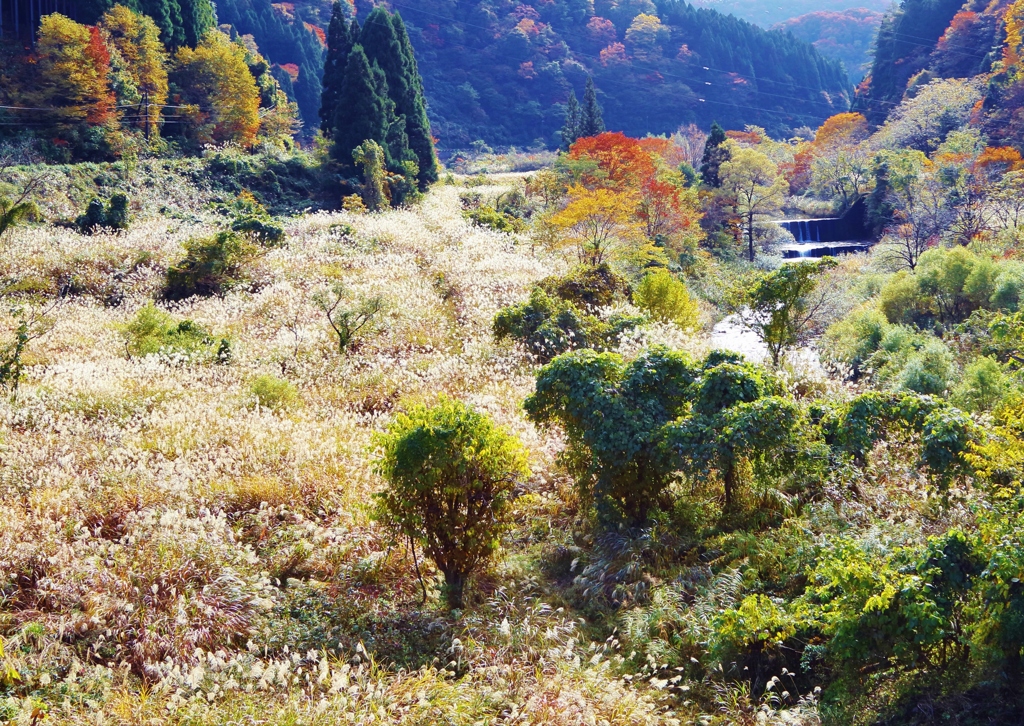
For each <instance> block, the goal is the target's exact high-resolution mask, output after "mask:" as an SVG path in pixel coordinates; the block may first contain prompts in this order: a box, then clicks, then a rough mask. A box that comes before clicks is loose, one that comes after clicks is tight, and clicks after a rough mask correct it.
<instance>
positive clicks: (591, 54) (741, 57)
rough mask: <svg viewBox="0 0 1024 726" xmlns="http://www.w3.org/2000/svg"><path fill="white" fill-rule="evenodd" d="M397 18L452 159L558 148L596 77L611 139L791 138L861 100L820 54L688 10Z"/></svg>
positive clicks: (414, 5)
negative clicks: (757, 133) (476, 146)
mask: <svg viewBox="0 0 1024 726" xmlns="http://www.w3.org/2000/svg"><path fill="white" fill-rule="evenodd" d="M390 6H391V7H392V9H393V10H396V11H399V12H401V14H402V16H403V18H404V19H405V21H406V23H407V25H408V26H409V31H410V37H411V38H412V42H413V44H414V46H415V48H416V51H417V54H418V56H419V62H420V69H421V71H422V73H423V79H424V85H425V89H426V93H427V98H428V101H429V103H430V114H431V121H432V123H433V126H434V133H435V135H437V136H438V137H439V139H440V141H441V144H442V146H449V147H458V146H465V145H468V144H469V143H470V142H472V141H473V140H475V139H483V140H484V141H487V142H488V143H492V144H517V145H524V144H530V143H531V142H534V141H535V140H541V141H543V142H544V143H546V144H548V145H553V144H554V143H555V134H556V132H557V130H558V128H559V127H560V126H561V123H562V117H563V104H564V103H565V101H566V99H567V98H568V95H569V92H570V90H575V92H576V93H577V95H580V94H581V93H582V90H583V85H584V83H585V80H586V76H587V74H588V73H591V74H593V76H594V79H595V82H596V84H597V88H598V92H599V96H600V100H601V103H602V104H603V106H604V110H605V121H606V122H607V125H608V127H609V128H612V129H616V130H622V131H625V132H626V133H629V134H633V135H643V134H645V133H648V132H650V133H664V132H667V131H671V130H673V129H675V128H677V127H678V126H679V125H680V124H682V123H690V122H695V123H698V124H701V125H704V126H707V125H710V122H711V121H712V120H713V119H718V120H720V121H721V122H722V123H723V124H724V125H726V126H728V127H732V128H742V127H743V126H744V125H746V124H756V125H759V126H763V127H765V128H767V129H769V130H770V131H772V132H774V133H777V134H785V133H787V132H788V131H790V130H792V129H793V128H795V127H799V126H804V125H811V126H813V125H816V124H817V123H819V122H820V121H821V120H822V119H824V118H826V117H828V116H829V115H831V114H834V113H837V112H839V111H842V110H844V109H845V108H846V107H847V103H848V100H849V83H848V80H847V78H846V75H845V73H844V72H843V69H842V65H841V64H840V63H839V62H838V61H835V60H831V59H827V58H824V57H822V56H821V54H819V53H818V52H817V51H815V50H814V48H813V47H812V46H811V45H810V44H808V43H804V42H802V41H798V40H796V39H795V38H793V37H792V36H791V35H788V34H785V33H780V32H768V31H765V30H762V29H761V28H758V27H756V26H754V25H751V24H750V23H747V22H744V21H741V20H738V19H736V18H733V17H729V16H726V15H722V14H721V13H718V12H715V11H713V10H705V9H699V8H694V7H693V6H691V5H689V4H687V3H684V2H675V1H674V0H662V1H661V2H659V3H658V4H657V5H655V3H653V2H651V0H631V1H630V2H615V3H613V2H608V0H598V2H597V3H595V4H594V5H593V6H591V5H589V4H588V3H585V2H575V1H573V0H560V1H557V2H550V3H547V4H539V3H538V4H537V6H536V7H534V6H532V5H527V4H525V3H520V2H508V3H499V2H496V1H494V0H483V1H482V2H469V1H468V0H441V1H440V2H436V1H431V2H427V1H426V0H401V2H392V3H390ZM361 10H362V8H360V11H361ZM360 17H362V14H361V12H360Z"/></svg>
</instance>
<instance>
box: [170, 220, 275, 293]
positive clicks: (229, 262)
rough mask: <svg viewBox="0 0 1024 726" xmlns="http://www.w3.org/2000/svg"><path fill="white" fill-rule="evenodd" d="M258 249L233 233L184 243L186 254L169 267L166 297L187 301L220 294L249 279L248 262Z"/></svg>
mask: <svg viewBox="0 0 1024 726" xmlns="http://www.w3.org/2000/svg"><path fill="white" fill-rule="evenodd" d="M258 254H259V248H258V247H257V246H256V245H254V244H253V243H252V242H250V241H248V240H246V239H244V238H242V237H240V236H238V235H236V234H235V233H234V232H218V233H217V234H215V235H214V236H212V237H203V238H200V239H191V240H189V241H188V242H186V243H185V257H183V258H182V259H181V260H179V261H178V262H177V263H175V264H174V265H173V266H172V267H170V268H169V269H168V270H167V284H166V285H165V287H164V297H165V298H166V299H168V300H184V299H185V298H188V297H192V296H193V295H198V296H201V297H209V296H211V295H220V294H223V293H224V292H226V291H227V290H228V289H230V288H232V287H234V286H236V285H239V284H241V283H244V282H245V281H246V270H245V268H246V265H247V264H248V263H249V262H250V261H251V260H252V259H253V258H255V257H256V256H257V255H258Z"/></svg>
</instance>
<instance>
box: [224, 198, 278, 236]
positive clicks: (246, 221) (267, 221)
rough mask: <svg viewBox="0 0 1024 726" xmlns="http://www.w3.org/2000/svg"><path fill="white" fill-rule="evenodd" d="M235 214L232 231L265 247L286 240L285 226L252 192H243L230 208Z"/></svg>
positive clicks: (230, 211)
mask: <svg viewBox="0 0 1024 726" xmlns="http://www.w3.org/2000/svg"><path fill="white" fill-rule="evenodd" d="M228 211H229V213H232V214H233V215H234V219H233V220H232V222H231V231H232V232H235V233H236V234H238V235H240V236H242V237H244V238H246V239H248V240H249V241H250V242H254V243H256V244H258V245H263V246H264V247H276V246H278V245H280V244H282V243H283V242H284V227H282V226H281V225H280V224H278V223H276V222H275V221H274V220H273V219H272V218H271V217H270V214H269V213H268V212H267V209H266V207H264V206H263V205H262V204H260V202H259V201H258V200H257V199H256V198H255V197H254V196H253V195H252V194H250V193H248V192H242V194H240V195H239V196H238V198H237V199H236V200H235V201H234V203H233V204H232V205H231V206H230V208H229V209H228Z"/></svg>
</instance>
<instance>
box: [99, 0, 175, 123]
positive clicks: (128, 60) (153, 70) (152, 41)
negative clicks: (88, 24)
mask: <svg viewBox="0 0 1024 726" xmlns="http://www.w3.org/2000/svg"><path fill="white" fill-rule="evenodd" d="M101 28H102V29H103V32H104V34H105V36H106V38H107V42H108V43H109V44H110V45H112V46H113V47H114V48H116V49H117V51H118V52H119V53H120V54H121V57H122V58H123V59H124V61H125V66H126V69H127V71H128V73H129V74H130V75H131V77H132V80H133V81H134V82H135V86H136V87H137V88H138V91H139V94H140V98H141V100H140V108H139V112H138V113H136V114H134V115H135V116H138V123H137V125H138V126H140V127H141V128H143V129H145V130H146V131H147V132H148V133H155V132H156V131H157V129H158V128H159V123H160V113H161V109H162V107H163V105H164V104H165V103H167V52H166V51H165V50H164V46H163V44H162V43H161V42H160V29H159V28H157V26H156V23H154V22H153V20H152V19H150V18H149V17H148V16H146V15H141V14H139V13H136V12H135V11H133V10H130V9H129V8H126V7H125V6H124V5H115V6H114V7H112V8H111V9H110V10H108V11H107V12H106V14H105V15H104V16H103V20H102V21H101Z"/></svg>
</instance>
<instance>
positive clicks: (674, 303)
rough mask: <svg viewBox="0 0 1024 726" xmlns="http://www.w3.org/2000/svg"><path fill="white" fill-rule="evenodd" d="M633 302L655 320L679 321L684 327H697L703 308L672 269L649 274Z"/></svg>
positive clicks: (677, 322)
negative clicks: (700, 307) (701, 308)
mask: <svg viewBox="0 0 1024 726" xmlns="http://www.w3.org/2000/svg"><path fill="white" fill-rule="evenodd" d="M633 302H635V303H636V305H637V307H639V308H640V309H641V310H643V311H644V312H646V313H647V314H649V315H650V316H651V317H652V318H654V319H655V320H660V321H662V322H665V323H676V324H677V325H679V326H680V327H682V328H694V327H697V324H698V321H699V317H700V309H699V308H698V307H697V303H696V302H694V301H693V298H691V297H690V293H689V291H688V290H687V289H686V285H685V284H684V283H683V282H681V281H680V280H678V279H676V277H675V276H674V275H673V274H672V273H671V272H669V271H668V270H664V269H662V270H656V271H654V272H650V273H648V274H647V275H646V276H645V277H644V279H643V280H641V281H640V284H639V285H637V288H636V290H634V291H633Z"/></svg>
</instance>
